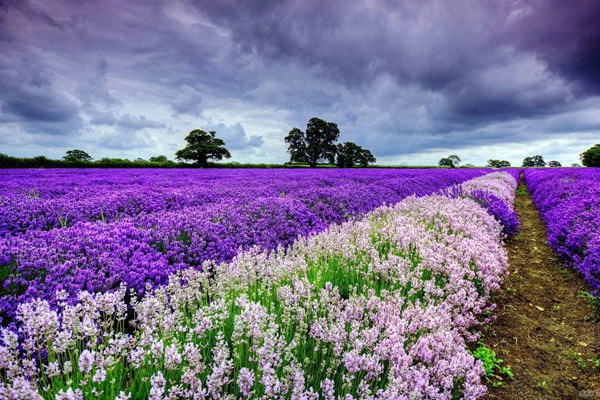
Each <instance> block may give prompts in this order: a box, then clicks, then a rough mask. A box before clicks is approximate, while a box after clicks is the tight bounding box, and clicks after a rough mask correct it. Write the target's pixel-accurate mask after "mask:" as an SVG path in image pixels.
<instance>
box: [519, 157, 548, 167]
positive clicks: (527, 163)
mask: <svg viewBox="0 0 600 400" xmlns="http://www.w3.org/2000/svg"><path fill="white" fill-rule="evenodd" d="M522 166H523V167H545V166H546V161H544V157H542V156H539V155H538V156H531V157H525V158H524V159H523V165H522Z"/></svg>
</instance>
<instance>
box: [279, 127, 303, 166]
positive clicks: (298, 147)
mask: <svg viewBox="0 0 600 400" xmlns="http://www.w3.org/2000/svg"><path fill="white" fill-rule="evenodd" d="M284 140H285V142H286V143H288V144H289V147H288V153H290V161H291V162H293V163H304V162H306V137H305V135H304V132H302V131H301V130H300V129H298V128H294V129H292V130H291V131H290V133H289V134H288V135H287V136H286V137H285V139H284Z"/></svg>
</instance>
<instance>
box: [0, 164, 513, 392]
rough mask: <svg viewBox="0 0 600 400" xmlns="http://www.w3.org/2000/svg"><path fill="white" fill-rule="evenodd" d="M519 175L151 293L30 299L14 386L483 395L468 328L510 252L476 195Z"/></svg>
mask: <svg viewBox="0 0 600 400" xmlns="http://www.w3.org/2000/svg"><path fill="white" fill-rule="evenodd" d="M515 188H516V181H515V180H514V179H513V178H511V177H510V176H509V175H507V174H502V173H499V174H488V175H485V176H481V177H478V178H475V179H472V180H470V181H468V182H467V183H465V184H464V185H463V186H462V188H458V189H455V190H451V191H447V192H448V193H450V194H451V196H446V195H443V194H442V193H439V194H437V195H431V196H425V197H421V198H416V197H409V198H407V199H405V200H403V201H401V202H399V203H397V204H395V205H393V206H383V207H379V208H377V209H376V210H374V211H373V212H370V213H368V214H366V215H365V216H364V218H362V219H360V220H350V221H348V222H345V223H343V224H340V225H337V224H333V225H331V226H330V227H329V229H327V230H326V231H324V232H321V233H319V234H316V235H311V236H309V237H301V238H299V239H298V240H296V241H295V242H294V243H293V245H292V246H289V247H287V248H286V249H283V248H280V249H279V250H277V251H275V252H268V251H266V250H262V249H260V248H259V247H253V248H252V249H250V250H247V251H243V252H241V253H239V254H238V255H237V256H236V257H234V258H233V259H232V260H231V261H230V262H225V263H215V262H212V261H205V262H204V263H203V264H202V268H186V269H183V270H180V271H178V272H177V273H176V274H174V275H171V276H170V277H169V279H168V281H169V283H168V284H167V285H164V286H161V287H159V288H157V289H156V290H155V291H153V292H146V294H145V295H144V297H143V298H142V299H141V300H139V301H138V300H135V297H134V298H132V299H131V300H128V299H127V293H128V292H127V288H126V286H125V285H123V286H120V287H119V288H118V289H117V290H116V291H114V292H108V293H98V294H96V295H92V294H90V293H88V292H87V291H82V292H79V293H78V295H77V301H76V302H74V303H72V304H69V303H68V302H67V301H65V300H66V299H67V298H68V293H67V292H66V291H65V290H61V291H59V292H58V293H57V303H58V304H57V305H58V307H57V308H52V307H51V306H50V304H49V303H48V301H46V300H32V301H29V302H24V303H22V304H20V305H19V307H18V310H17V314H16V318H17V321H18V323H19V326H20V328H19V335H20V337H19V336H18V335H17V334H16V333H14V332H13V331H12V330H10V329H6V328H0V397H2V396H4V397H6V398H33V399H42V398H45V399H83V398H94V397H101V398H106V399H115V400H125V399H145V398H150V399H161V400H162V399H171V398H182V399H221V398H235V399H258V398H263V399H275V398H292V399H327V400H334V399H340V398H343V399H346V400H351V399H359V398H360V399H372V400H383V399H410V398H436V399H451V398H465V399H477V398H479V397H481V396H482V395H484V394H485V391H486V388H485V385H483V384H482V382H481V376H482V375H483V374H484V368H483V364H482V362H481V360H477V359H476V358H475V357H474V356H473V355H472V354H471V353H470V352H469V351H468V349H467V342H468V341H475V340H477V338H478V335H477V334H476V333H473V332H474V328H475V327H476V326H477V325H479V324H480V323H481V322H480V321H481V319H482V316H483V315H485V314H486V312H488V311H490V310H492V309H493V306H491V305H490V304H489V303H488V301H489V296H490V293H491V291H493V290H496V289H498V288H499V287H500V284H501V282H502V279H503V277H504V275H505V274H506V271H507V266H508V263H507V255H506V252H505V249H504V246H503V244H502V238H503V236H504V234H503V233H502V230H503V227H502V226H501V224H500V222H499V220H498V219H497V218H494V217H493V216H492V215H491V214H490V213H488V212H487V211H486V209H485V208H483V207H480V205H479V204H478V202H479V200H478V198H474V199H472V198H471V197H472V196H471V194H472V193H475V192H478V191H485V193H488V194H491V195H493V196H494V198H495V199H499V201H502V202H505V205H506V206H508V207H509V208H512V199H514V190H515ZM458 194H460V196H459V195H458ZM120 224H121V222H119V223H115V224H114V225H115V226H118V225H120ZM88 225H89V223H87V224H85V226H88ZM101 225H102V224H101ZM103 226H108V225H103ZM67 230H68V229H58V230H57V231H67ZM74 239H75V238H73V240H74ZM131 309H133V314H132V315H133V316H134V317H133V320H132V317H131V314H130V315H129V316H128V315H127V312H128V310H131ZM128 322H131V323H132V324H131V326H130V327H129V329H127V328H126V326H127V324H128ZM19 354H21V356H19Z"/></svg>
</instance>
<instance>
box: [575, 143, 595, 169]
mask: <svg viewBox="0 0 600 400" xmlns="http://www.w3.org/2000/svg"><path fill="white" fill-rule="evenodd" d="M579 159H580V160H581V163H582V164H583V165H585V166H586V167H600V144H596V145H594V146H592V147H590V148H589V149H587V150H586V151H584V152H583V153H581V154H580V155H579Z"/></svg>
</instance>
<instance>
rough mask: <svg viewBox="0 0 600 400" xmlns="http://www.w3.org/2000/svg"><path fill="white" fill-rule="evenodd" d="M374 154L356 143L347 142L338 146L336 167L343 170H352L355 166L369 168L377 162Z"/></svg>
mask: <svg viewBox="0 0 600 400" xmlns="http://www.w3.org/2000/svg"><path fill="white" fill-rule="evenodd" d="M376 161H377V160H376V159H375V157H373V154H372V153H371V152H370V151H369V150H366V149H363V148H362V147H361V146H359V145H357V144H356V143H352V142H346V143H340V144H338V145H337V160H336V165H337V166H338V167H342V168H352V167H353V166H354V165H357V164H358V165H360V166H361V167H367V166H368V165H369V164H371V163H374V162H376Z"/></svg>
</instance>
